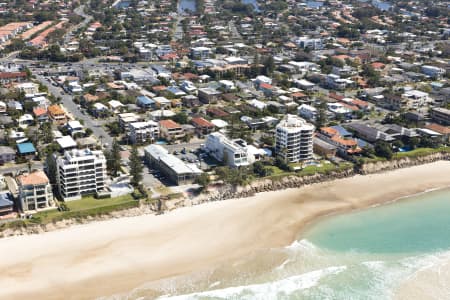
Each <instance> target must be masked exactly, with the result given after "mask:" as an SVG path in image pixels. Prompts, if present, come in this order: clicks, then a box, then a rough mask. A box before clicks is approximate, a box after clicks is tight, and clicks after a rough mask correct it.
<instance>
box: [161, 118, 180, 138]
mask: <svg viewBox="0 0 450 300" xmlns="http://www.w3.org/2000/svg"><path fill="white" fill-rule="evenodd" d="M159 128H160V134H161V137H163V138H165V139H166V140H169V141H173V140H177V139H180V138H182V137H184V136H185V132H184V130H183V127H182V126H181V125H180V124H178V123H177V122H175V121H172V120H161V121H159Z"/></svg>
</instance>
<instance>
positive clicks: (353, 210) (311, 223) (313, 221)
mask: <svg viewBox="0 0 450 300" xmlns="http://www.w3.org/2000/svg"><path fill="white" fill-rule="evenodd" d="M442 190H449V191H450V184H449V185H446V186H441V187H437V188H430V189H427V190H424V191H422V192H417V193H414V194H411V195H406V196H400V197H398V198H395V199H392V200H388V201H385V202H376V203H373V204H372V205H369V206H361V207H357V208H343V209H341V210H339V209H333V210H332V211H331V212H328V213H326V212H325V213H324V214H323V215H317V216H314V217H312V218H311V220H310V221H308V222H305V224H304V226H303V227H302V228H301V229H300V231H299V233H298V237H297V239H298V238H301V237H302V236H303V235H304V233H305V232H306V231H308V230H309V229H310V228H311V227H313V226H314V225H315V224H317V223H320V222H321V221H323V220H324V219H327V218H329V217H333V216H339V215H343V214H349V213H356V212H358V211H361V210H366V209H372V208H376V207H380V206H384V205H391V204H395V203H397V202H400V201H409V200H410V198H413V197H416V196H420V195H423V194H427V193H431V192H435V191H442Z"/></svg>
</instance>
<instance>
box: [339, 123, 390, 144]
mask: <svg viewBox="0 0 450 300" xmlns="http://www.w3.org/2000/svg"><path fill="white" fill-rule="evenodd" d="M346 127H347V128H349V129H350V130H352V131H354V132H355V134H356V135H357V136H358V137H360V138H362V139H364V140H366V141H368V142H370V143H374V142H377V141H384V142H392V141H394V140H395V138H394V137H393V136H392V135H391V134H388V133H384V132H382V131H380V130H378V129H376V128H374V127H370V126H369V125H366V124H363V123H357V122H355V123H349V124H347V125H346Z"/></svg>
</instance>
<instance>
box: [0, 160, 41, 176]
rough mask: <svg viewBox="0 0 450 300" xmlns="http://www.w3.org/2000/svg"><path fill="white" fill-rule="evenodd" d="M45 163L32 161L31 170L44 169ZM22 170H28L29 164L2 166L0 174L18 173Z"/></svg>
mask: <svg viewBox="0 0 450 300" xmlns="http://www.w3.org/2000/svg"><path fill="white" fill-rule="evenodd" d="M43 168H44V165H43V163H42V162H40V161H34V160H33V161H31V170H42V169H43ZM20 171H28V164H20V165H13V166H2V167H0V174H14V175H15V174H17V173H18V172H20Z"/></svg>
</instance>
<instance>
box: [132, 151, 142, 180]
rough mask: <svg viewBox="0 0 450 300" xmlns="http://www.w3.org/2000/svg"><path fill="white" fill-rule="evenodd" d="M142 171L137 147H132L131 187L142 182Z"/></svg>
mask: <svg viewBox="0 0 450 300" xmlns="http://www.w3.org/2000/svg"><path fill="white" fill-rule="evenodd" d="M142 170H143V167H142V161H141V158H140V157H139V152H138V149H137V146H136V145H134V146H133V148H132V149H131V153H130V175H131V180H130V183H131V185H132V186H134V187H137V186H139V182H140V181H141V180H142Z"/></svg>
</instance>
